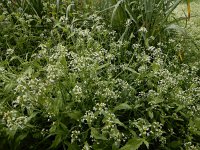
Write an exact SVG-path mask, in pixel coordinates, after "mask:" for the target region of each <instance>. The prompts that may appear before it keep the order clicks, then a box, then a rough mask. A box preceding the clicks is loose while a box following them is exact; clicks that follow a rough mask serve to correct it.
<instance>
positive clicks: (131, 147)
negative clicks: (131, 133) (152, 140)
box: [120, 138, 147, 150]
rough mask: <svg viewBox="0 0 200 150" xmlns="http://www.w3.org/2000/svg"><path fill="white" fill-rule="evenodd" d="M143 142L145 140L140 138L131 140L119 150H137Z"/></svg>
mask: <svg viewBox="0 0 200 150" xmlns="http://www.w3.org/2000/svg"><path fill="white" fill-rule="evenodd" d="M144 141H145V140H144V139H141V138H132V139H130V140H129V141H128V142H127V143H126V145H125V146H123V147H122V148H120V150H137V149H138V148H139V147H140V146H141V145H142V144H143V143H144ZM146 144H147V142H146Z"/></svg>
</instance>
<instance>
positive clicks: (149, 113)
mask: <svg viewBox="0 0 200 150" xmlns="http://www.w3.org/2000/svg"><path fill="white" fill-rule="evenodd" d="M148 115H149V117H150V118H151V119H153V116H154V115H153V112H152V111H148Z"/></svg>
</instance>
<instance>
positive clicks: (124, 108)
mask: <svg viewBox="0 0 200 150" xmlns="http://www.w3.org/2000/svg"><path fill="white" fill-rule="evenodd" d="M129 109H132V107H131V106H130V105H128V104H127V103H122V104H119V105H118V106H116V107H115V108H114V112H115V111H117V110H129Z"/></svg>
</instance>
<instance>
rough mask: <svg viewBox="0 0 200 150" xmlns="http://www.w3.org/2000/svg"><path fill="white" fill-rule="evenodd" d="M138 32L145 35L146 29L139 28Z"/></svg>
mask: <svg viewBox="0 0 200 150" xmlns="http://www.w3.org/2000/svg"><path fill="white" fill-rule="evenodd" d="M138 32H142V33H147V32H148V31H147V29H146V28H145V27H141V28H140V29H139V30H138Z"/></svg>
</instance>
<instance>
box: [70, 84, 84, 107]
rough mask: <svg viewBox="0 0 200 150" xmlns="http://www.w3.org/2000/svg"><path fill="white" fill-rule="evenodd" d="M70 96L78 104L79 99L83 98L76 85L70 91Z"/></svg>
mask: <svg viewBox="0 0 200 150" xmlns="http://www.w3.org/2000/svg"><path fill="white" fill-rule="evenodd" d="M72 94H73V95H74V99H75V101H76V102H79V103H80V102H81V98H82V97H83V91H82V88H81V87H80V86H78V85H75V87H74V88H73V89H72Z"/></svg>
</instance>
